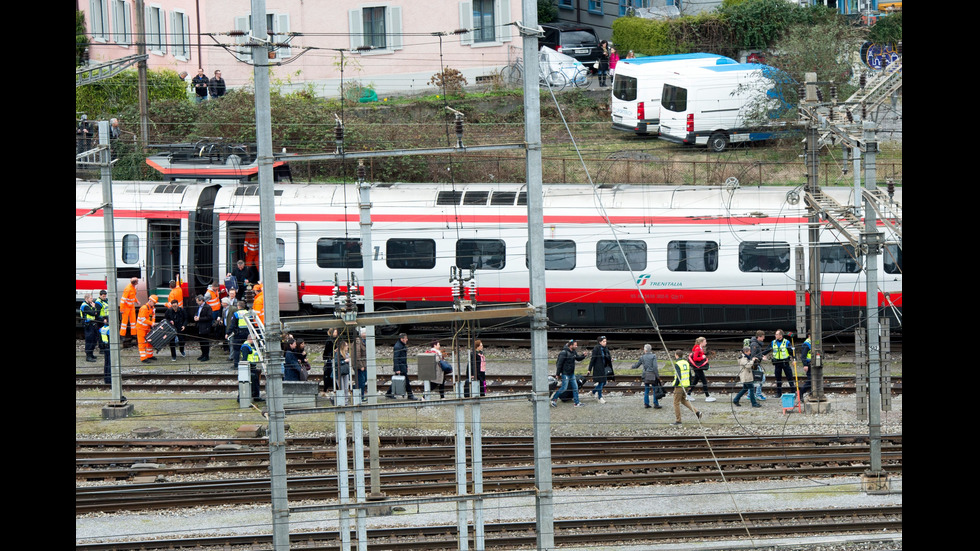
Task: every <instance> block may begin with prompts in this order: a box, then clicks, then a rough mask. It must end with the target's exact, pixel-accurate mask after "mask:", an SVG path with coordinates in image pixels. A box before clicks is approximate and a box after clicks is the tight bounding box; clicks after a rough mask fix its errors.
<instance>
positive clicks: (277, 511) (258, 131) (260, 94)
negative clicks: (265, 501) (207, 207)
mask: <svg viewBox="0 0 980 551" xmlns="http://www.w3.org/2000/svg"><path fill="white" fill-rule="evenodd" d="M249 39H250V40H251V42H252V60H253V63H254V74H255V138H256V140H255V141H256V148H257V157H256V159H257V162H258V166H259V226H260V227H259V245H260V251H261V255H260V258H261V269H260V274H261V275H260V279H261V280H262V282H263V284H264V292H265V327H266V331H265V338H266V341H265V350H266V354H265V360H266V364H265V380H266V399H267V402H266V403H267V405H268V407H269V469H270V471H271V480H272V545H273V548H274V549H276V550H277V551H283V550H286V549H289V501H288V499H287V494H286V477H287V474H286V430H285V411H284V410H283V401H282V400H283V398H282V372H283V360H282V350H281V349H280V347H279V342H280V340H281V334H280V326H279V274H278V269H277V264H276V210H275V189H274V186H275V180H274V178H273V170H272V164H273V161H274V158H273V154H272V110H271V103H270V99H269V67H268V65H267V62H268V59H269V47H268V41H269V35H268V33H267V29H266V19H265V0H252V36H250V37H249Z"/></svg>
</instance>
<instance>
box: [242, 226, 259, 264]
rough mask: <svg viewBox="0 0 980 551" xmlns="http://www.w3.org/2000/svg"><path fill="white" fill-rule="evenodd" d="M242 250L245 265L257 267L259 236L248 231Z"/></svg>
mask: <svg viewBox="0 0 980 551" xmlns="http://www.w3.org/2000/svg"><path fill="white" fill-rule="evenodd" d="M242 249H243V250H244V251H245V265H246V266H256V267H257V266H258V265H259V234H257V233H255V232H254V231H253V230H249V231H248V232H247V233H246V234H245V245H244V246H243V247H242Z"/></svg>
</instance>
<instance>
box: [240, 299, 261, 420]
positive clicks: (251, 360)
mask: <svg viewBox="0 0 980 551" xmlns="http://www.w3.org/2000/svg"><path fill="white" fill-rule="evenodd" d="M240 304H241V303H240ZM247 332H248V330H247V329H246V335H245V342H244V343H243V344H242V346H241V348H239V354H238V357H239V358H245V361H247V362H248V372H249V377H250V379H251V383H252V401H253V402H264V401H265V400H264V399H262V398H261V397H260V396H259V377H260V376H261V375H262V369H261V368H260V367H259V353H258V350H257V349H256V347H255V342H254V341H253V339H252V335H249V334H247ZM235 366H236V369H237V366H238V358H235Z"/></svg>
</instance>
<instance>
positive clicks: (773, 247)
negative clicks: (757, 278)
mask: <svg viewBox="0 0 980 551" xmlns="http://www.w3.org/2000/svg"><path fill="white" fill-rule="evenodd" d="M738 269H739V270H741V271H743V272H788V271H789V243H786V242H785V241H744V242H742V243H741V244H740V245H739V246H738Z"/></svg>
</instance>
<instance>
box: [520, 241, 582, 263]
mask: <svg viewBox="0 0 980 551" xmlns="http://www.w3.org/2000/svg"><path fill="white" fill-rule="evenodd" d="M525 250H526V249H525ZM529 257H530V255H529V254H527V253H525V255H524V264H525V265H526V266H527V267H528V268H530V267H531V262H530V260H529ZM544 269H545V270H566V271H567V270H574V269H575V242H574V241H571V240H569V239H545V240H544Z"/></svg>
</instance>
